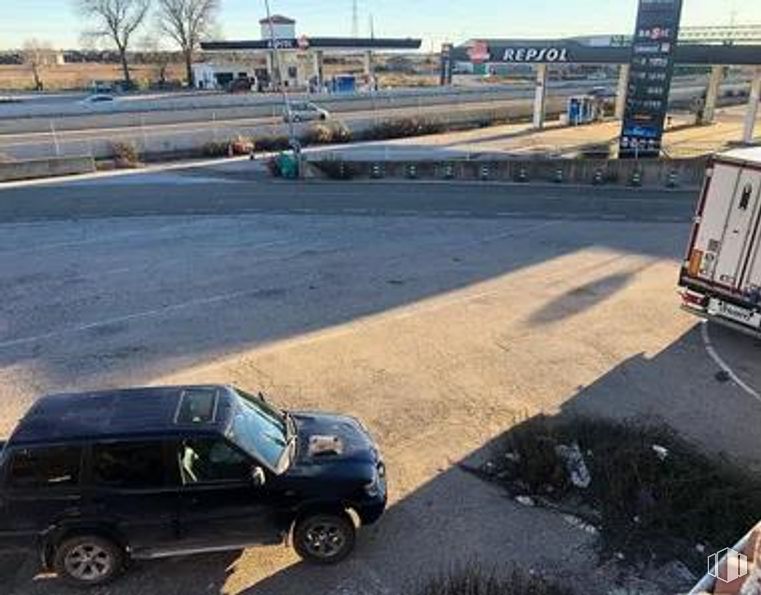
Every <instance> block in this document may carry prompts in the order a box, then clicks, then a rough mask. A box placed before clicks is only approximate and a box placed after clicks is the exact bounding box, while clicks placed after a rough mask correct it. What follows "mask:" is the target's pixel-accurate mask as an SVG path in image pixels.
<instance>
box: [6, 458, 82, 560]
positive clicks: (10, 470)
mask: <svg viewBox="0 0 761 595" xmlns="http://www.w3.org/2000/svg"><path fill="white" fill-rule="evenodd" d="M82 453H83V447H82V446H81V445H76V444H75V445H68V446H67V445H57V446H47V445H46V446H33V447H28V448H16V449H12V450H11V451H10V452H7V453H4V457H3V458H4V459H5V460H6V462H5V464H4V465H3V467H2V469H3V470H4V472H3V475H4V477H2V478H0V479H1V480H2V488H1V489H0V547H9V548H14V547H19V548H35V547H36V546H37V544H38V538H39V537H40V535H41V534H42V533H43V532H44V531H45V530H47V529H48V528H49V527H50V526H53V525H57V524H58V523H60V522H66V521H71V520H76V519H79V518H81V514H82V510H81V504H82V498H81V492H80V479H81V475H82V473H81V471H82ZM6 457H7V458H6Z"/></svg>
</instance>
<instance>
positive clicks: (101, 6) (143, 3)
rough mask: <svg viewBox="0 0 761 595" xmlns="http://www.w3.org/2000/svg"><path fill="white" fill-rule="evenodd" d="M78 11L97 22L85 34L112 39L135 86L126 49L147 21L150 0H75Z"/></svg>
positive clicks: (129, 79)
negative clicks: (92, 28)
mask: <svg viewBox="0 0 761 595" xmlns="http://www.w3.org/2000/svg"><path fill="white" fill-rule="evenodd" d="M75 2H76V3H77V6H78V8H79V11H80V12H81V13H82V14H83V15H84V16H86V17H88V18H90V19H92V20H93V22H94V23H96V27H95V29H94V30H93V31H88V32H87V33H86V35H88V36H94V37H98V38H105V39H109V40H111V41H112V42H113V43H114V45H115V46H116V50H117V51H118V52H119V58H120V60H121V63H122V70H123V71H124V81H125V82H126V83H127V86H128V87H129V86H131V85H132V78H131V76H130V72H129V64H128V62H127V50H128V48H129V44H130V41H131V39H132V36H133V34H134V33H135V31H137V29H139V28H140V26H141V25H142V24H143V22H144V21H145V17H146V16H147V15H148V9H149V8H150V0H75Z"/></svg>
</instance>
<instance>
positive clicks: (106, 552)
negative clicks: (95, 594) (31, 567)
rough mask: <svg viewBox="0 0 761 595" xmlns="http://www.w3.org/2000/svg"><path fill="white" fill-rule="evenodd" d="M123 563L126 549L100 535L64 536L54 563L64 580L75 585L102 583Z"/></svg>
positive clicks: (86, 585) (89, 585) (111, 577)
mask: <svg viewBox="0 0 761 595" xmlns="http://www.w3.org/2000/svg"><path fill="white" fill-rule="evenodd" d="M123 566H124V550H123V549H122V548H121V547H119V546H118V545H117V544H115V543H114V542H113V541H111V540H109V539H105V538H103V537H100V536H98V535H78V536H77V537H72V538H70V539H65V540H64V541H62V542H61V544H60V545H59V546H58V548H56V552H55V557H54V558H53V567H54V569H55V571H56V573H57V574H58V576H59V577H61V578H62V579H63V580H65V581H66V582H67V583H69V584H70V585H73V586H76V587H91V586H95V585H102V584H104V583H107V582H109V581H111V580H113V579H114V577H116V575H117V574H119V572H120V571H121V570H122V568H123Z"/></svg>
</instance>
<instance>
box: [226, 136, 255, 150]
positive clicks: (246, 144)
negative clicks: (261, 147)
mask: <svg viewBox="0 0 761 595" xmlns="http://www.w3.org/2000/svg"><path fill="white" fill-rule="evenodd" d="M227 146H228V150H229V151H231V152H232V154H233V155H248V154H249V153H252V152H253V151H254V148H255V143H254V141H253V140H252V139H250V138H246V137H245V136H236V137H235V138H233V139H231V140H230V142H229V143H228V145H227Z"/></svg>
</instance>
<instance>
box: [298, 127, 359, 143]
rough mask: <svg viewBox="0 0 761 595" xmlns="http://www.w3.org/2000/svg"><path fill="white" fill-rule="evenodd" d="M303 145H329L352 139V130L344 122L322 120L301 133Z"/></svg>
mask: <svg viewBox="0 0 761 595" xmlns="http://www.w3.org/2000/svg"><path fill="white" fill-rule="evenodd" d="M300 140H301V143H302V144H303V145H305V146H306V145H328V144H332V143H345V142H349V141H350V140H351V130H349V129H348V128H347V127H346V125H345V124H343V123H342V122H320V123H319V124H312V125H311V126H310V127H309V128H307V130H306V131H305V132H304V133H303V134H302V135H301V139H300Z"/></svg>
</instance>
